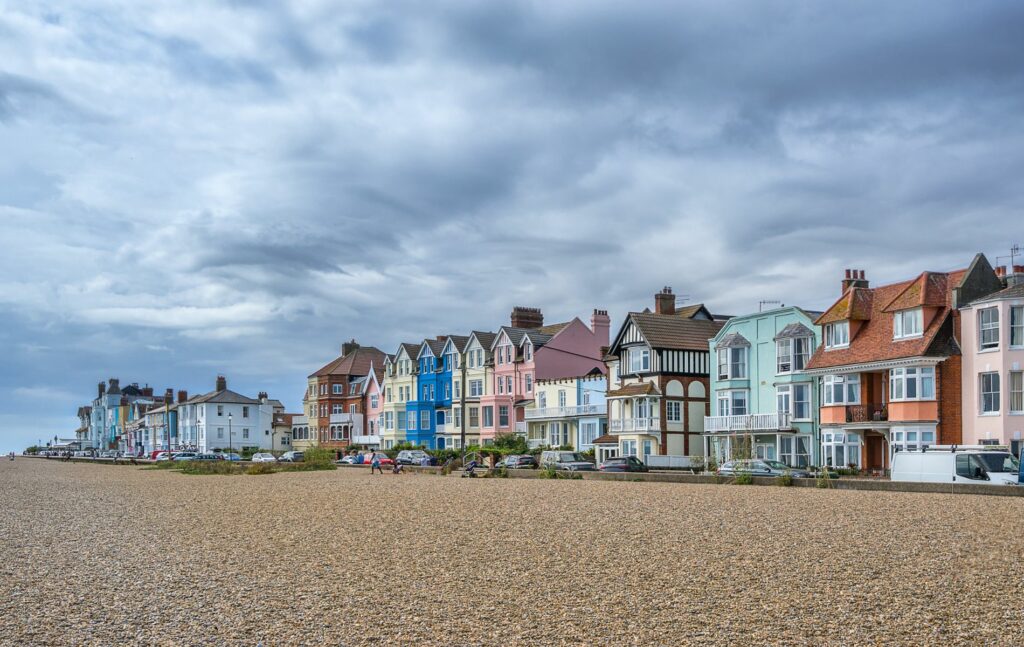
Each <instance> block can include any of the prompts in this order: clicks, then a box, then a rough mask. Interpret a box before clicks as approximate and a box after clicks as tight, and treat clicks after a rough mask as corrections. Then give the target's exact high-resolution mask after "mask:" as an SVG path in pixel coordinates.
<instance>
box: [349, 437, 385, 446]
mask: <svg viewBox="0 0 1024 647" xmlns="http://www.w3.org/2000/svg"><path fill="white" fill-rule="evenodd" d="M352 443H353V444H355V445H379V444H380V436H377V435H373V436H352Z"/></svg>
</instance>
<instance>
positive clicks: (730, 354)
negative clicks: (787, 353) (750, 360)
mask: <svg viewBox="0 0 1024 647" xmlns="http://www.w3.org/2000/svg"><path fill="white" fill-rule="evenodd" d="M746 377H747V349H746V348H744V347H736V348H719V349H718V379H720V380H742V379H745V378H746Z"/></svg>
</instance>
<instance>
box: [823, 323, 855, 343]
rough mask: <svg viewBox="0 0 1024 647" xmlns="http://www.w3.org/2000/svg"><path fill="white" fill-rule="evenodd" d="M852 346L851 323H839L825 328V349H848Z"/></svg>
mask: <svg viewBox="0 0 1024 647" xmlns="http://www.w3.org/2000/svg"><path fill="white" fill-rule="evenodd" d="M849 345H850V322H849V321H837V322H835V323H830V324H828V325H826V326H825V348H826V349H833V348H846V347H848V346H849Z"/></svg>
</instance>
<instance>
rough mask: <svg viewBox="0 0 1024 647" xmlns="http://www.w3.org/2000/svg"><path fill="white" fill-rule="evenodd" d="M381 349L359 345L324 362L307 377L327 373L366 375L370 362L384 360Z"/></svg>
mask: <svg viewBox="0 0 1024 647" xmlns="http://www.w3.org/2000/svg"><path fill="white" fill-rule="evenodd" d="M384 357H385V355H384V353H383V351H381V350H379V349H377V348H374V347H373V346H360V347H359V348H356V349H354V350H352V351H351V352H349V354H348V355H342V356H341V357H339V358H337V359H335V360H334V361H332V362H330V363H328V364H326V365H325V366H323V367H322V368H320V370H318V371H316V372H315V373H313V374H312V375H310V376H309V377H325V376H328V375H366V373H367V371H369V370H370V364H371V363H372V362H374V361H377V362H383V361H384Z"/></svg>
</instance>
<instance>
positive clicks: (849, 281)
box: [842, 270, 868, 294]
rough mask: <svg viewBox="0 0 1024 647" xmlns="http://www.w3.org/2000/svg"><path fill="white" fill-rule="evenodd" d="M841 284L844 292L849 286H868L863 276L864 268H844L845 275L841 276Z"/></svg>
mask: <svg viewBox="0 0 1024 647" xmlns="http://www.w3.org/2000/svg"><path fill="white" fill-rule="evenodd" d="M842 286H843V293H844V294H845V293H846V291H847V290H849V289H850V288H866V287H868V281H867V279H865V278H864V270H846V276H845V277H844V278H843V283H842Z"/></svg>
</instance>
